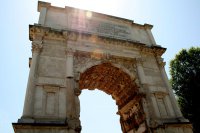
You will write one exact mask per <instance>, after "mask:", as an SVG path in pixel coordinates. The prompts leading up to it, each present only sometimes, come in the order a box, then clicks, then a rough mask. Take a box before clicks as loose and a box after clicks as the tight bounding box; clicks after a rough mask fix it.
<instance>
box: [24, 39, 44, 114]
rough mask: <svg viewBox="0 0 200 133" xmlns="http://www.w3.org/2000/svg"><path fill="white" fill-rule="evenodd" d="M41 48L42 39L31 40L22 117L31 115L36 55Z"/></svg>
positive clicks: (36, 63)
mask: <svg viewBox="0 0 200 133" xmlns="http://www.w3.org/2000/svg"><path fill="white" fill-rule="evenodd" d="M41 50H42V41H33V42H32V62H31V66H30V71H29V77H28V84H27V89H26V96H25V102H24V110H23V115H22V118H31V117H32V116H33V102H34V91H35V76H36V75H35V73H36V70H37V65H38V56H39V54H40V51H41Z"/></svg>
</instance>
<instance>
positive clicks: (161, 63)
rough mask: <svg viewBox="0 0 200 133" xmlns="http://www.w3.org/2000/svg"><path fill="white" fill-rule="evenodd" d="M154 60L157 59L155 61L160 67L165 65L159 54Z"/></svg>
mask: <svg viewBox="0 0 200 133" xmlns="http://www.w3.org/2000/svg"><path fill="white" fill-rule="evenodd" d="M156 60H157V62H158V64H159V66H160V67H164V66H165V65H166V62H164V61H163V60H164V59H163V58H161V57H160V56H157V57H156Z"/></svg>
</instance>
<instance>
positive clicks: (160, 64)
mask: <svg viewBox="0 0 200 133" xmlns="http://www.w3.org/2000/svg"><path fill="white" fill-rule="evenodd" d="M157 61H158V64H159V69H160V72H161V76H162V79H163V81H164V83H165V85H166V88H167V90H168V92H169V97H170V99H171V104H172V106H173V109H174V112H175V115H176V117H183V115H182V113H181V111H180V109H179V107H178V103H177V101H176V99H175V96H174V93H173V91H172V88H171V85H170V84H169V80H168V78H167V74H166V72H165V68H164V66H165V62H163V59H162V58H161V57H157Z"/></svg>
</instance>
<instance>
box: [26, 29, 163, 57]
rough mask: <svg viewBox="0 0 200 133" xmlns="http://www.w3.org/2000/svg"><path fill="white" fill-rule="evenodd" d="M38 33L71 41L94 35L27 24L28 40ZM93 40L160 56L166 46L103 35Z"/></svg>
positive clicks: (87, 39) (89, 39)
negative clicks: (149, 44) (150, 44)
mask: <svg viewBox="0 0 200 133" xmlns="http://www.w3.org/2000/svg"><path fill="white" fill-rule="evenodd" d="M38 34H40V35H43V36H44V37H43V38H49V39H54V40H61V41H66V40H72V41H83V40H86V41H89V42H94V35H93V34H91V33H83V32H81V33H80V32H78V31H71V30H65V31H63V30H55V29H51V28H50V27H42V26H40V25H30V26H29V38H30V40H33V39H35V37H36V36H37V35H38ZM95 42H96V43H97V42H98V43H101V44H105V45H109V44H112V45H115V46H123V47H128V48H137V49H140V51H143V52H146V53H151V54H156V55H159V56H161V55H162V54H163V53H164V52H165V50H166V48H162V47H159V46H147V45H146V44H143V43H141V42H138V41H134V40H121V39H117V38H110V37H105V36H98V35H96V36H95Z"/></svg>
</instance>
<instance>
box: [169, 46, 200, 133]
mask: <svg viewBox="0 0 200 133" xmlns="http://www.w3.org/2000/svg"><path fill="white" fill-rule="evenodd" d="M170 74H171V84H172V89H173V90H174V92H175V94H176V95H177V96H178V103H179V106H180V109H181V111H182V113H183V115H184V117H185V118H187V119H189V120H190V122H191V123H192V125H193V131H194V133H200V93H199V91H200V48H199V47H197V48H194V47H192V48H190V49H189V50H186V49H183V50H181V51H180V52H179V54H177V55H176V56H175V59H173V60H171V62H170Z"/></svg>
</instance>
